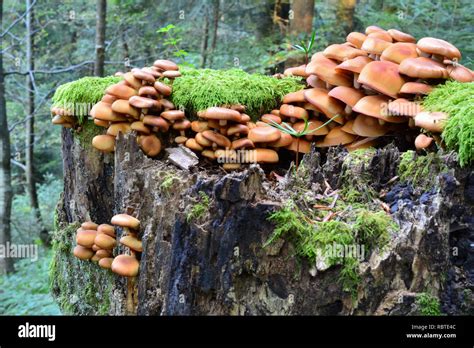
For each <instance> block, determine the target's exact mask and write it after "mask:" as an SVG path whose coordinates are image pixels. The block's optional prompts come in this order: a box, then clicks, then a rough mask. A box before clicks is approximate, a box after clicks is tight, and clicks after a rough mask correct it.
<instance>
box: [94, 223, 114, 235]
mask: <svg viewBox="0 0 474 348" xmlns="http://www.w3.org/2000/svg"><path fill="white" fill-rule="evenodd" d="M97 233H104V234H106V235H108V236H111V237H115V227H114V226H111V225H108V224H101V225H99V226H98V227H97Z"/></svg>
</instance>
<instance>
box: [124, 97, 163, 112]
mask: <svg viewBox="0 0 474 348" xmlns="http://www.w3.org/2000/svg"><path fill="white" fill-rule="evenodd" d="M128 103H129V104H130V105H132V106H134V107H136V108H139V109H151V108H157V109H158V108H160V103H158V101H157V100H155V99H150V98H145V97H139V96H137V95H136V96H133V97H131V98H130V99H129V100H128Z"/></svg>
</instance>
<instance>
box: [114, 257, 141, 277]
mask: <svg viewBox="0 0 474 348" xmlns="http://www.w3.org/2000/svg"><path fill="white" fill-rule="evenodd" d="M139 267H140V264H139V263H138V261H137V259H136V258H135V257H134V256H131V255H118V256H117V257H116V258H114V260H113V261H112V265H111V269H112V272H114V273H117V274H118V275H121V276H123V277H135V276H136V275H137V274H138V269H139Z"/></svg>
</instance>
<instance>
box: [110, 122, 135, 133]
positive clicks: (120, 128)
mask: <svg viewBox="0 0 474 348" xmlns="http://www.w3.org/2000/svg"><path fill="white" fill-rule="evenodd" d="M131 131H132V128H131V127H130V123H126V122H118V123H112V124H111V125H110V126H109V128H108V129H107V134H108V135H112V136H114V137H116V136H118V135H119V133H122V134H127V133H130V132H131Z"/></svg>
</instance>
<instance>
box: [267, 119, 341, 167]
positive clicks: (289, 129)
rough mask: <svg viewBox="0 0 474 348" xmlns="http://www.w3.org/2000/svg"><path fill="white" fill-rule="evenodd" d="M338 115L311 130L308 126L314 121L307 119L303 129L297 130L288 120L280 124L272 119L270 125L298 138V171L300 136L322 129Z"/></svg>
mask: <svg viewBox="0 0 474 348" xmlns="http://www.w3.org/2000/svg"><path fill="white" fill-rule="evenodd" d="M336 117H339V115H336V116H334V117H332V118H331V119H329V120H328V121H327V122H325V123H323V124H322V125H321V126H319V127H318V128H315V129H311V130H309V129H308V127H309V125H310V124H311V123H312V122H308V120H307V119H305V120H304V128H303V129H302V130H301V131H297V130H296V129H294V128H293V127H291V126H290V125H289V124H288V123H286V122H282V123H281V124H278V123H276V122H275V121H273V120H270V123H269V124H270V126H272V127H274V128H276V129H278V130H279V131H281V132H283V133H286V134H289V135H291V136H293V137H295V138H296V171H298V166H299V150H300V138H301V137H303V136H305V135H309V134H311V133H313V132H316V131H318V130H320V129H321V128H323V127H325V126H327V125H328V124H329V123H331V122H332V121H333V120H334V119H335V118H336Z"/></svg>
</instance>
